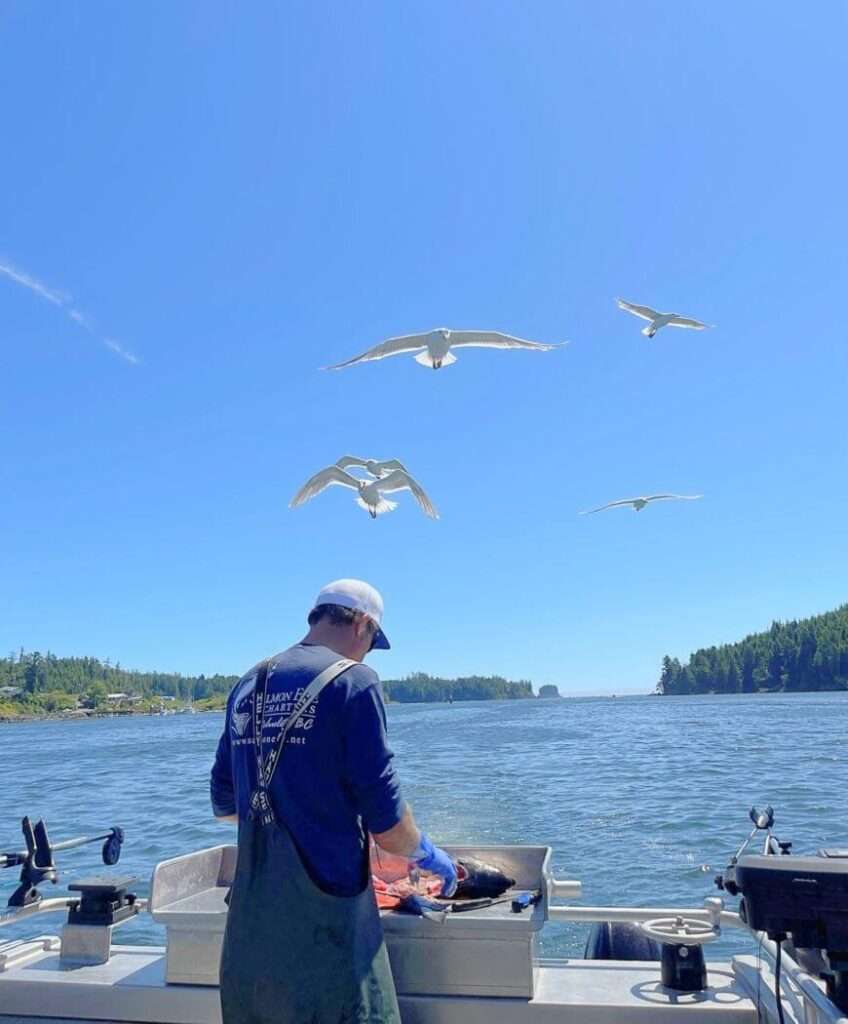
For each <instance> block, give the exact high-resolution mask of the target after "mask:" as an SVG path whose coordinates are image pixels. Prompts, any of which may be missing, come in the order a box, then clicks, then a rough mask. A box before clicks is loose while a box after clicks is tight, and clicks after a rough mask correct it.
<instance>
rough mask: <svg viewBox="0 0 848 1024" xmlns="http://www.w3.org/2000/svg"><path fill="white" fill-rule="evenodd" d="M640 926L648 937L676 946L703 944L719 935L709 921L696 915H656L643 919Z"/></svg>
mask: <svg viewBox="0 0 848 1024" xmlns="http://www.w3.org/2000/svg"><path fill="white" fill-rule="evenodd" d="M639 927H640V928H641V929H642V931H643V932H644V933H645V934H646V935H647V936H648V938H650V939H656V941H657V942H667V943H671V944H672V945H676V946H702V945H703V944H704V943H705V942H712V941H713V939H717V938H718V937H719V933H718V931H717V930H716V929H715V928H714V927H713V926H712V925H711V924H710V923H709V922H708V921H699V920H697V919H696V918H694V917H655V918H654V919H653V920H652V921H643V922H642V923H641V925H640V926H639Z"/></svg>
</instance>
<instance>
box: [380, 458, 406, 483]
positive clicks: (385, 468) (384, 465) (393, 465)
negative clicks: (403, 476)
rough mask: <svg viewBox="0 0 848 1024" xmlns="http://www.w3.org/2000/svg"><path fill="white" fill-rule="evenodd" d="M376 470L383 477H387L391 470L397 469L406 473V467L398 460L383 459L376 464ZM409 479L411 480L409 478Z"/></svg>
mask: <svg viewBox="0 0 848 1024" xmlns="http://www.w3.org/2000/svg"><path fill="white" fill-rule="evenodd" d="M377 469H378V470H379V471H380V472H381V473H382V474H383V475H384V476H387V475H388V474H389V473H391V471H392V470H393V469H399V470H401V471H402V472H404V473H408V470H407V468H406V466H404V464H403V463H402V462H400V461H399V460H398V459H383V461H382V462H379V461H378V462H377ZM410 479H411V478H410Z"/></svg>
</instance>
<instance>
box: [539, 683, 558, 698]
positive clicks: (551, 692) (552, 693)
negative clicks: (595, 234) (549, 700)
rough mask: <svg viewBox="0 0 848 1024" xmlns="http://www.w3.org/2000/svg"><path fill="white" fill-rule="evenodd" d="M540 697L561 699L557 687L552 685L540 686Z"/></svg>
mask: <svg viewBox="0 0 848 1024" xmlns="http://www.w3.org/2000/svg"><path fill="white" fill-rule="evenodd" d="M539 696H540V697H543V698H544V697H559V690H558V689H557V687H556V686H551V685H550V684H548V685H547V686H540V687H539Z"/></svg>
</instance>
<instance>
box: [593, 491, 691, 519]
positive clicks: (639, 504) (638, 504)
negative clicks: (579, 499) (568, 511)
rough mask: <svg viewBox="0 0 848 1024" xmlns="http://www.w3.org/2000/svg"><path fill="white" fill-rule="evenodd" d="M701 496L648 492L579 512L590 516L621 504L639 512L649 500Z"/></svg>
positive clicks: (679, 499)
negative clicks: (638, 496)
mask: <svg viewBox="0 0 848 1024" xmlns="http://www.w3.org/2000/svg"><path fill="white" fill-rule="evenodd" d="M698 498H703V494H648V495H646V496H645V497H642V498H622V499H621V501H611V502H609V504H607V505H601V506H600V507H599V508H590V509H589V511H588V512H581V513H580V515H581V516H590V515H592V513H593V512H603V511H604V509H607V508H619V507H620V506H622V505H632V506H633V511H634V512H641V511H642V509H643V508H644V507H645V506H646V505H647V504H648V502H649V501H697V500H698Z"/></svg>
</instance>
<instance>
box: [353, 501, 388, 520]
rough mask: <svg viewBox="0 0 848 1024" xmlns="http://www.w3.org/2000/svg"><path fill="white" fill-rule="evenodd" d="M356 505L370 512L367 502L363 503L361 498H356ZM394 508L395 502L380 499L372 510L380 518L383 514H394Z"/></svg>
mask: <svg viewBox="0 0 848 1024" xmlns="http://www.w3.org/2000/svg"><path fill="white" fill-rule="evenodd" d="M356 504H357V505H359V507H360V508H364V509H365V511H366V512H370V511H371V506H370V505H369V504H368V502H367V501H364V500H363V499H362V498H357V499H356ZM396 508H397V502H396V501H389V500H388V498H380V500H379V502H378V503H377V507H376V508H375V509H374V511H375V512H376V513H377V515H378V516H381V515H382V514H383V513H384V512H394V510H395V509H396Z"/></svg>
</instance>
